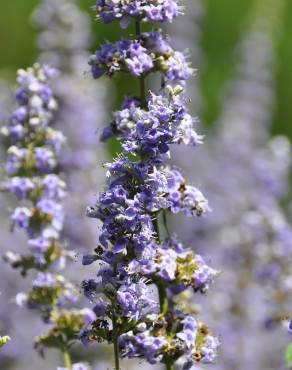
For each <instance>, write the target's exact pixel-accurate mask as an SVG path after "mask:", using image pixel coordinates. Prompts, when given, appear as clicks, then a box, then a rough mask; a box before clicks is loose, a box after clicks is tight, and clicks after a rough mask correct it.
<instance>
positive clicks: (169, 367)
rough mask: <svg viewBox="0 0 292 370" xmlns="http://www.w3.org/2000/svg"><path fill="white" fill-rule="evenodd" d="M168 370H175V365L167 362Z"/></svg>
mask: <svg viewBox="0 0 292 370" xmlns="http://www.w3.org/2000/svg"><path fill="white" fill-rule="evenodd" d="M165 365H166V370H174V363H173V362H172V361H168V362H166V364H165Z"/></svg>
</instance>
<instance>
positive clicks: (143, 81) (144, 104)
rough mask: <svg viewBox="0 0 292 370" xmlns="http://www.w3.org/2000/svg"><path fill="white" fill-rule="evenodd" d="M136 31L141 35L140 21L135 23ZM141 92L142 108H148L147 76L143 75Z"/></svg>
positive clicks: (140, 81) (140, 84) (140, 86)
mask: <svg viewBox="0 0 292 370" xmlns="http://www.w3.org/2000/svg"><path fill="white" fill-rule="evenodd" d="M135 31H136V36H138V37H139V36H140V35H141V23H140V21H139V20H138V21H136V23H135ZM139 90H140V100H141V106H142V108H146V107H147V102H146V88H145V76H144V74H142V75H141V76H140V77H139Z"/></svg>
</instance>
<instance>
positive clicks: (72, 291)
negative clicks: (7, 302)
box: [2, 64, 95, 351]
mask: <svg viewBox="0 0 292 370" xmlns="http://www.w3.org/2000/svg"><path fill="white" fill-rule="evenodd" d="M55 72H56V71H55V70H53V69H51V68H49V67H47V66H41V65H39V64H35V65H34V66H33V67H31V68H28V69H27V70H19V71H18V79H17V81H18V84H19V88H18V90H17V92H16V100H17V103H18V107H17V108H16V109H15V111H14V112H13V113H12V114H11V117H10V119H9V120H8V122H7V124H6V125H5V126H4V127H3V130H2V132H3V134H4V135H5V136H6V139H7V140H8V142H9V144H10V147H9V149H8V155H7V161H6V166H5V169H6V173H7V175H8V179H7V180H6V181H5V182H4V184H3V188H4V189H5V190H6V191H8V192H10V193H12V194H14V195H15V197H16V198H17V199H18V201H19V202H20V205H19V206H17V207H16V208H15V209H14V211H13V212H12V215H11V221H12V227H13V228H20V229H23V230H24V231H25V232H26V234H27V237H28V246H29V253H27V254H26V253H22V254H17V253H15V252H12V251H9V252H7V253H6V255H5V260H6V261H7V262H9V263H10V264H11V265H12V267H14V268H20V269H21V272H22V274H23V275H26V274H27V273H28V270H31V269H33V270H35V271H36V272H37V274H36V276H35V278H34V279H33V281H32V287H31V289H30V291H29V292H28V293H26V294H25V293H19V294H18V295H17V297H16V302H17V304H18V305H19V306H22V307H27V308H29V309H33V310H37V311H39V312H40V315H41V317H42V319H43V321H44V322H46V323H48V324H49V325H54V326H55V328H54V329H53V330H52V331H51V332H49V333H48V334H46V335H45V336H42V337H40V338H38V339H37V340H36V346H37V347H38V348H39V349H40V350H41V351H43V349H44V348H45V347H56V348H59V349H60V350H61V351H64V348H66V349H68V347H69V346H70V344H71V342H72V341H73V340H76V339H77V338H78V335H79V332H80V330H81V329H82V328H83V327H84V326H86V325H87V324H89V323H91V321H92V320H94V319H95V314H94V313H93V312H92V311H91V310H87V311H86V310H81V311H77V310H74V309H73V310H70V311H64V308H63V307H64V306H66V305H68V304H69V305H70V306H71V305H72V303H74V302H76V300H77V298H78V295H79V292H78V290H77V288H76V287H75V286H74V285H73V284H72V283H71V282H69V281H67V280H66V278H64V276H62V275H60V274H59V273H58V271H60V270H61V269H62V268H63V267H64V265H65V263H66V260H67V259H68V258H69V259H72V257H73V256H74V253H73V252H70V251H67V250H66V249H65V248H64V245H63V243H62V240H61V231H62V228H63V220H64V214H63V204H62V200H63V198H64V197H65V195H66V184H65V182H64V181H63V180H62V179H61V177H60V176H59V174H58V152H59V150H60V148H61V144H62V143H63V142H64V136H63V135H62V133H61V132H59V131H56V130H54V129H52V128H51V127H49V125H50V124H51V121H52V118H53V113H54V111H55V110H56V108H57V103H56V101H55V99H54V96H53V93H52V90H51V88H50V84H49V82H50V80H51V78H52V77H53V76H54V75H55ZM19 153H21V155H19ZM90 314H91V321H90V320H89V315H90ZM65 324H66V325H67V326H66V325H65ZM57 332H59V336H57Z"/></svg>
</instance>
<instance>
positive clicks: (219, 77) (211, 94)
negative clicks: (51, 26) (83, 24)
mask: <svg viewBox="0 0 292 370" xmlns="http://www.w3.org/2000/svg"><path fill="white" fill-rule="evenodd" d="M253 1H254V0H237V1H234V0H220V1H218V0H205V3H206V9H207V13H206V15H205V19H204V23H203V38H202V47H203V53H204V65H203V66H202V67H201V70H200V73H199V81H200V85H201V91H202V94H203V113H202V117H201V118H202V120H203V121H204V122H207V123H211V122H214V120H215V119H216V117H217V116H218V114H219V112H220V108H221V97H222V87H223V84H224V82H225V81H226V79H228V77H229V76H230V75H231V73H232V67H233V65H234V63H233V51H234V47H235V45H236V44H237V42H238V41H239V38H240V36H241V34H242V32H243V31H244V26H245V24H246V23H245V21H246V20H247V17H248V15H249V11H250V10H251V6H252V4H253ZM262 1H265V0H262ZM38 2H39V1H38V0H13V1H8V2H7V1H4V0H1V12H0V55H1V58H0V78H5V79H8V80H10V81H11V82H13V81H14V77H15V70H16V69H17V68H19V67H26V66H28V65H30V64H32V63H33V62H34V60H35V58H36V55H37V50H36V48H35V39H36V30H35V29H34V28H33V26H32V25H31V22H30V14H31V12H32V10H33V9H34V7H35V6H36V5H37V4H38ZM287 3H288V4H287V11H286V12H285V17H284V19H283V24H282V30H281V39H280V43H279V46H278V56H279V64H278V69H277V75H276V89H277V105H276V110H275V114H274V125H273V132H274V133H282V134H285V135H287V136H289V137H290V138H291V139H292V119H291V118H290V116H291V114H290V107H291V105H292V1H291V0H287ZM80 4H81V6H82V7H83V8H84V9H85V10H86V11H88V13H90V14H91V18H92V20H93V28H94V34H95V36H96V39H95V43H96V44H99V43H100V42H102V41H103V40H104V39H108V40H114V39H115V38H117V37H118V35H117V32H119V29H118V27H115V26H107V27H104V26H103V25H100V24H98V22H95V21H94V13H93V11H92V10H91V6H92V5H93V4H94V0H80ZM116 83H117V84H118V83H119V80H117V81H116ZM120 92H121V93H123V89H120ZM117 100H120V97H119V96H117Z"/></svg>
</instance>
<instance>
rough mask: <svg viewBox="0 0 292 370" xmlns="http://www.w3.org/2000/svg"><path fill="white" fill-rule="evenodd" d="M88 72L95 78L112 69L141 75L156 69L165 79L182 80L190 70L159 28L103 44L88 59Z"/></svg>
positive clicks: (187, 75) (191, 70)
mask: <svg viewBox="0 0 292 370" xmlns="http://www.w3.org/2000/svg"><path fill="white" fill-rule="evenodd" d="M89 64H90V65H91V70H92V75H93V77H94V78H99V77H101V76H102V75H104V74H106V75H108V76H110V77H111V76H113V75H114V74H115V73H116V72H118V71H120V72H129V73H130V74H131V75H133V76H141V75H146V74H149V73H150V72H160V73H161V74H162V75H163V77H164V78H165V80H166V81H168V82H174V83H181V84H182V83H184V81H186V80H187V79H189V78H190V77H191V76H192V74H193V73H194V70H193V69H192V68H191V67H190V65H189V63H188V62H187V60H186V58H185V56H184V54H183V53H181V52H179V51H175V50H173V49H172V47H171V45H170V44H169V41H168V39H167V38H166V37H165V36H164V35H163V34H162V33H161V31H154V32H144V33H142V34H140V35H139V37H138V38H136V39H135V40H121V41H117V42H116V43H113V44H104V45H103V46H102V47H101V49H100V50H98V51H97V52H96V53H95V54H94V55H92V57H91V58H90V60H89Z"/></svg>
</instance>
